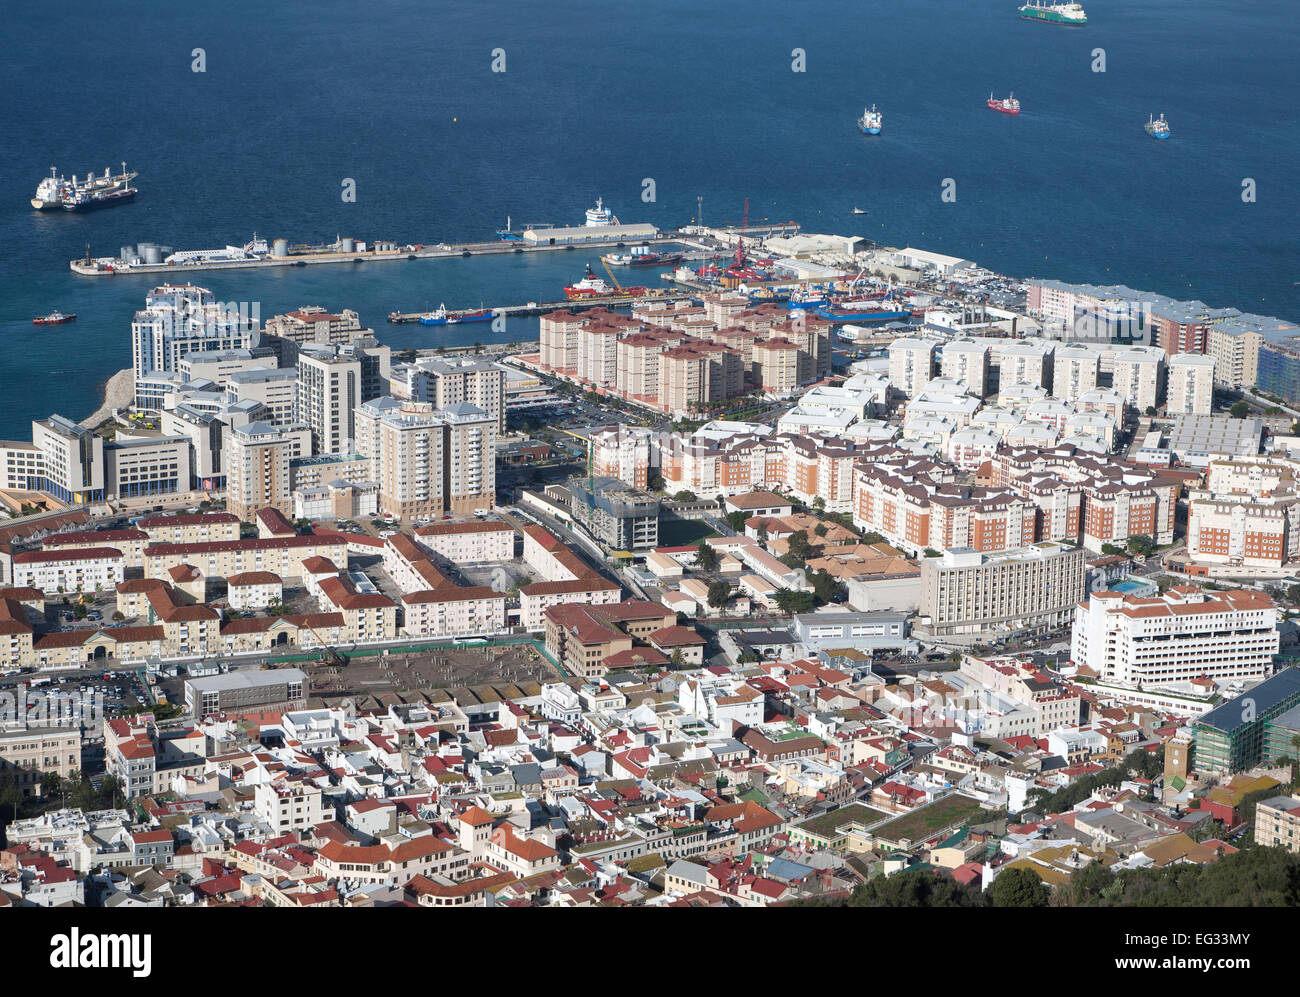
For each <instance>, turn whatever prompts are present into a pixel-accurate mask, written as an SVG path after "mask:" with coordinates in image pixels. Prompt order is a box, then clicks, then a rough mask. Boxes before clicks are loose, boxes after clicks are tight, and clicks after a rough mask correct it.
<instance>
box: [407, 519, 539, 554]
mask: <svg viewBox="0 0 1300 997" xmlns="http://www.w3.org/2000/svg"><path fill="white" fill-rule="evenodd" d="M415 536H416V538H417V539H418V541H419V543H420V544H421V546H423V547H425V548H427V549H428V550H431V551H433V553H435V554H439V555H441V556H442V557H445V558H446V559H447V560H448V561H451V562H452V563H453V564H484V563H491V562H496V561H509V560H512V559H513V558H514V556H515V539H516V537H517V536H518V534H517V533H515V529H514V527H513V526H511V525H510V524H509V523H502V522H498V521H495V520H475V521H473V522H468V523H432V524H430V525H428V526H421V527H419V528H418V529H417V530H416V531H415Z"/></svg>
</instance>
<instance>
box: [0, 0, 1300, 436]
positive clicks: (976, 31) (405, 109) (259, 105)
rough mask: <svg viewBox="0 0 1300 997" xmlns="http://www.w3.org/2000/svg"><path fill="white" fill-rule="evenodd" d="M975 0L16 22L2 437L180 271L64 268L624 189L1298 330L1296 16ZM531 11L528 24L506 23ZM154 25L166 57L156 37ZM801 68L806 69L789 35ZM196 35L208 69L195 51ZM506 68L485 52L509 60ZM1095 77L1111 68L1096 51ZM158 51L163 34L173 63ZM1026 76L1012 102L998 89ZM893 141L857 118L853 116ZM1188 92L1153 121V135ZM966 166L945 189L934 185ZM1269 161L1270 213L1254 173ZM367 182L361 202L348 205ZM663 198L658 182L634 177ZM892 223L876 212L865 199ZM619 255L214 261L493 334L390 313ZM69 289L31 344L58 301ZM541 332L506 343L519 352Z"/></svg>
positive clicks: (216, 279)
mask: <svg viewBox="0 0 1300 997" xmlns="http://www.w3.org/2000/svg"><path fill="white" fill-rule="evenodd" d="M1015 8H1016V4H1015V3H1014V2H1010V3H995V2H986V0H981V2H979V3H972V2H970V0H907V2H903V0H887V2H882V3H878V4H871V5H864V4H861V3H860V2H856V0H823V2H821V3H819V4H818V5H817V7H816V11H817V13H816V16H815V17H804V16H802V15H800V14H799V13H797V12H796V11H794V10H793V9H792V8H791V6H790V5H789V4H785V3H780V2H777V0H753V2H751V3H750V4H747V5H746V6H745V8H744V10H743V11H738V10H737V9H736V8H734V7H729V6H726V5H722V6H701V5H699V4H697V3H692V2H686V0H663V2H660V3H655V4H639V5H627V6H617V7H611V6H610V5H608V4H598V3H595V2H586V0H584V2H578V0H558V2H554V3H547V4H516V3H503V2H496V0H492V2H481V3H480V2H464V3H457V4H449V5H437V6H436V7H434V6H431V5H429V4H427V3H425V2H424V0H394V2H391V3H385V4H376V5H358V4H355V3H351V2H347V0H322V2H320V3H317V4H314V5H313V7H312V16H311V17H310V18H309V19H307V21H306V23H307V25H308V26H307V27H306V28H304V26H303V23H304V22H303V17H302V15H301V12H300V11H298V10H297V9H296V8H293V7H290V6H280V7H277V6H274V5H272V6H267V5H264V4H254V3H252V2H248V0H234V2H231V3H227V4H222V5H220V7H219V8H218V7H211V8H207V7H204V6H203V5H189V4H179V5H168V4H162V3H160V2H153V0H150V2H142V3H140V4H137V5H134V6H133V7H132V9H131V14H130V16H106V15H105V13H104V11H103V8H102V7H101V6H100V5H97V4H94V3H91V2H89V0H69V2H67V3H64V4H61V5H60V8H59V10H60V20H61V22H62V23H64V24H69V25H78V26H79V27H78V29H77V30H67V31H61V32H60V33H59V40H58V46H57V59H56V60H55V61H53V62H52V61H51V59H52V55H51V53H52V49H51V47H50V45H49V43H48V25H47V23H46V21H47V17H48V14H47V12H45V11H43V10H42V8H40V7H39V6H27V7H24V8H21V9H14V10H12V11H10V12H9V25H8V27H9V38H10V42H9V46H8V49H9V51H8V57H7V58H6V59H5V60H3V61H0V84H2V85H3V86H4V89H5V93H6V97H7V99H6V100H5V102H4V105H3V108H0V127H2V128H3V134H4V135H5V136H6V140H5V141H4V142H3V143H0V247H3V249H2V250H0V335H3V336H4V341H5V345H6V349H5V350H4V351H3V353H2V354H0V383H3V384H4V386H5V388H6V390H4V391H3V392H0V436H3V437H6V438H14V437H17V438H25V437H26V436H27V434H28V432H29V427H28V423H29V422H30V420H31V419H32V418H34V417H41V416H44V415H47V414H48V413H49V412H50V411H54V410H57V411H60V412H62V413H63V414H65V415H68V416H70V417H74V418H80V417H83V416H85V415H87V414H89V413H90V412H91V411H92V410H94V409H95V408H96V407H97V406H98V405H99V403H100V395H101V389H102V385H103V382H104V380H105V379H106V378H107V377H108V376H109V375H110V374H111V373H112V372H114V371H116V370H118V369H120V368H122V367H124V366H126V365H128V364H129V362H130V340H129V327H130V319H131V314H132V313H133V312H134V311H135V310H136V309H137V308H138V307H140V305H141V304H142V302H143V298H144V295H145V293H146V292H147V291H148V289H149V287H150V286H152V284H153V283H155V282H156V280H157V278H155V277H148V276H139V277H114V278H111V279H86V278H78V277H75V276H74V275H72V274H71V273H69V271H68V267H67V262H68V260H69V259H72V258H74V257H77V256H81V255H82V254H84V252H85V246H86V243H87V242H89V243H90V244H91V249H92V252H93V253H95V254H96V255H112V254H115V253H116V252H117V250H118V248H119V247H121V246H123V245H127V244H133V243H137V242H140V241H153V242H158V243H163V244H166V245H170V246H174V247H176V248H177V249H196V248H203V247H216V246H224V245H225V244H226V243H237V244H242V243H243V242H245V241H247V240H248V239H249V238H250V237H251V235H252V233H253V230H254V229H256V231H257V232H258V233H259V234H260V235H263V236H267V237H276V236H284V237H286V238H289V239H290V240H291V241H307V242H330V241H332V240H333V239H334V238H335V236H336V235H338V234H342V235H345V236H347V235H350V236H353V237H355V238H359V239H367V240H373V239H393V240H396V241H399V242H431V241H441V240H446V241H468V240H475V239H482V238H486V237H489V235H490V233H491V232H492V230H494V229H496V228H500V227H502V226H503V225H504V224H505V221H506V215H507V214H509V215H511V216H512V217H513V219H514V221H515V222H516V224H518V223H520V222H529V221H536V222H543V221H545V222H555V223H559V224H572V223H576V222H578V221H579V220H580V219H581V217H582V212H583V211H584V210H585V209H586V208H587V207H589V206H591V204H592V203H594V201H595V199H596V197H597V196H603V197H604V198H605V200H606V202H607V203H608V204H609V205H610V206H612V207H613V208H614V210H615V212H616V213H617V214H618V215H619V216H620V217H621V218H622V220H623V221H627V222H640V221H646V222H652V223H654V224H657V225H661V226H675V225H678V224H681V223H684V222H686V221H688V220H690V218H691V217H692V216H693V215H694V214H695V212H696V196H697V195H703V197H704V216H705V218H704V220H705V221H706V222H723V221H739V218H740V214H741V206H742V202H743V200H744V198H745V197H746V196H749V197H750V198H751V209H750V214H751V220H753V219H755V218H757V219H762V218H769V219H772V220H778V219H787V218H788V219H794V220H797V221H799V222H801V223H802V224H803V225H804V227H805V230H807V231H829V232H838V233H844V234H850V233H851V234H859V235H863V236H867V237H869V238H873V239H876V240H878V241H881V242H885V243H890V244H896V245H904V244H911V245H917V246H922V247H924V248H928V249H932V250H936V251H939V252H945V253H951V254H953V255H957V256H963V257H967V258H971V259H974V260H976V261H978V262H980V263H982V264H984V265H985V266H988V267H991V268H993V269H996V270H1000V271H1002V272H1006V273H1010V274H1014V275H1018V276H1051V277H1057V278H1060V279H1063V280H1071V281H1089V282H1095V283H1112V282H1115V283H1119V282H1122V283H1126V284H1129V285H1131V286H1133V287H1140V288H1148V289H1151V290H1154V291H1160V292H1163V293H1166V294H1170V295H1174V296H1177V297H1187V298H1192V297H1199V298H1201V299H1203V300H1205V301H1207V302H1209V303H1211V304H1213V305H1220V306H1226V305H1233V306H1236V307H1239V308H1242V309H1246V310H1252V311H1260V312H1264V313H1268V314H1275V315H1281V316H1284V317H1289V318H1300V285H1298V284H1297V283H1296V282H1297V280H1298V279H1300V273H1298V272H1297V270H1298V268H1297V266H1296V263H1297V260H1300V234H1298V232H1297V227H1296V224H1295V222H1296V219H1297V218H1300V166H1298V165H1297V164H1300V128H1297V124H1298V122H1297V109H1296V104H1295V102H1294V101H1293V100H1292V99H1291V97H1292V96H1293V95H1294V94H1295V93H1296V92H1297V83H1298V82H1300V70H1298V69H1297V66H1296V62H1295V60H1294V55H1293V53H1294V51H1295V49H1296V46H1297V41H1298V40H1300V28H1298V27H1297V21H1296V20H1295V19H1294V18H1293V17H1292V16H1291V11H1290V8H1289V7H1288V6H1285V5H1284V4H1283V3H1282V2H1281V0H1241V2H1237V3H1233V4H1223V3H1221V2H1219V0H1147V2H1143V3H1131V2H1120V0H1090V2H1088V3H1087V8H1088V18H1089V23H1088V26H1087V27H1086V28H1083V29H1079V30H1072V31H1061V30H1054V29H1053V28H1052V27H1050V26H1045V25H1039V24H1033V23H1030V22H1027V21H1023V20H1020V19H1019V18H1018V17H1017V15H1016V9H1015ZM507 15H508V16H507ZM144 32H147V34H148V38H149V44H148V45H143V44H141V43H140V42H141V38H142V33H144ZM796 47H798V48H801V49H803V50H804V52H805V59H806V71H805V72H793V71H792V61H793V57H792V49H794V48H796ZM199 48H201V49H203V58H204V59H205V67H204V68H205V72H202V73H196V72H193V71H192V67H193V65H194V61H195V58H196V56H195V55H194V51H195V49H199ZM498 48H500V49H504V50H505V60H506V71H505V72H504V73H493V72H492V71H491V65H492V61H493V55H492V52H493V50H494V49H498ZM1098 48H1100V49H1104V51H1105V61H1106V71H1105V72H1094V71H1093V67H1094V65H1095V64H1096V56H1095V54H1094V50H1095V49H1098ZM166 53H171V56H170V57H168V56H167V54H166ZM990 89H995V90H997V91H998V92H999V93H1002V92H1010V91H1014V92H1015V94H1016V96H1017V97H1018V98H1019V99H1020V101H1021V104H1022V112H1021V114H1020V115H1018V116H1015V117H1012V116H1007V115H997V114H993V113H992V112H990V111H988V110H987V109H986V108H985V106H984V101H985V99H986V97H987V94H988V91H989V90H990ZM873 102H874V103H876V104H878V106H879V107H880V109H881V110H882V111H883V112H884V115H885V122H886V127H885V131H884V133H883V134H882V135H881V136H878V137H875V138H869V137H866V136H863V135H862V134H861V133H860V132H859V131H858V130H857V128H856V127H855V120H856V117H857V116H858V115H859V114H861V111H862V107H863V106H864V104H871V103H873ZM1161 112H1163V113H1165V114H1166V115H1167V116H1168V118H1169V120H1170V122H1171V124H1172V126H1173V131H1174V138H1173V139H1171V140H1170V141H1168V142H1160V143H1157V142H1153V141H1151V139H1150V138H1148V137H1147V136H1146V134H1145V133H1144V131H1143V128H1142V125H1143V124H1144V123H1145V122H1146V120H1147V117H1148V115H1149V114H1151V113H1156V114H1159V113H1161ZM122 160H126V161H127V162H128V163H130V164H131V167H132V169H138V170H139V172H140V177H139V179H138V181H137V183H138V185H139V187H140V195H139V197H138V198H137V199H136V201H135V203H134V204H131V205H127V206H122V207H116V208H112V209H109V210H106V211H102V212H96V213H93V214H88V215H74V214H69V213H65V212H47V213H38V212H35V211H33V210H32V209H31V207H30V205H29V204H28V199H29V198H30V197H31V195H32V191H33V190H34V188H35V186H36V183H37V182H38V181H39V180H40V178H41V177H42V176H45V175H47V174H48V172H49V167H50V165H51V164H53V165H56V166H58V167H59V169H60V170H62V171H63V172H65V173H68V174H72V173H74V172H75V173H78V174H84V173H85V172H86V171H87V170H91V169H93V170H96V171H100V170H102V169H103V168H104V167H105V166H106V165H107V166H113V167H114V168H116V166H117V164H119V163H120V162H121V161H122ZM945 178H952V179H953V180H954V181H955V185H956V195H957V198H956V201H955V202H952V203H946V202H944V201H943V200H942V199H941V196H940V194H941V185H942V184H943V181H944V180H945ZM1245 178H1250V179H1252V180H1254V181H1255V186H1256V189H1257V192H1258V193H1257V200H1256V202H1255V203H1245V202H1243V200H1242V197H1241V191H1242V186H1241V185H1242V181H1243V179H1245ZM345 179H352V180H354V181H355V184H356V200H355V202H353V203H349V202H345V201H344V200H343V198H342V196H341V189H342V184H343V181H344V180H345ZM646 179H652V180H653V181H654V195H655V200H654V201H652V202H647V201H643V200H642V192H643V190H644V189H645V185H644V183H643V181H645V180H646ZM855 205H858V206H861V207H863V208H865V209H867V211H868V214H866V215H859V216H853V215H850V213H849V212H850V209H851V208H852V207H853V206H855ZM594 256H595V254H594V253H586V252H584V251H582V250H575V251H574V252H573V253H563V254H558V253H557V254H548V255H546V256H545V257H544V258H537V257H529V258H520V257H498V258H491V259H487V258H475V259H465V260H436V261H415V262H409V263H405V264H384V265H382V266H371V267H368V266H366V265H364V264H362V265H358V266H355V267H306V268H293V269H289V270H285V271H279V272H273V273H261V272H249V271H230V272H225V273H213V274H211V275H205V276H203V277H202V278H201V280H200V279H198V278H196V280H199V282H201V283H203V284H204V285H206V286H209V287H211V288H212V290H213V291H214V292H216V294H217V296H218V297H219V298H220V299H222V300H226V301H256V302H258V303H259V307H260V309H261V314H262V316H263V317H264V318H265V317H269V316H270V315H271V314H274V313H275V312H277V311H283V310H286V309H290V308H293V307H296V306H297V305H300V304H321V305H325V306H327V307H331V308H344V307H350V308H356V309H357V310H358V311H359V312H360V313H361V317H362V319H363V320H364V321H365V322H367V323H368V324H370V325H371V326H373V327H374V328H375V329H376V331H377V332H378V333H379V334H380V336H381V338H382V339H384V341H386V342H389V343H391V344H392V345H393V346H395V347H403V346H415V345H420V346H426V345H428V346H432V345H436V344H437V343H439V342H442V343H447V344H449V345H452V344H463V343H472V342H474V341H475V340H478V339H484V340H486V339H488V338H493V337H491V330H490V328H488V327H486V326H484V325H469V326H460V327H450V328H447V327H444V328H440V329H433V330H431V329H428V328H424V327H418V326H404V327H394V326H389V325H388V324H387V323H386V322H385V321H384V317H385V316H386V315H387V313H388V312H389V311H392V310H394V309H400V310H403V311H407V310H415V309H419V308H426V307H427V308H435V307H437V305H438V304H439V302H443V301H445V302H446V303H447V305H448V306H449V307H477V306H478V305H479V304H480V303H484V304H501V303H506V302H523V301H528V300H554V299H555V298H557V297H559V293H560V288H561V287H562V286H563V284H565V283H568V282H570V281H572V280H573V279H575V278H576V277H578V276H580V275H581V271H582V265H583V264H584V263H585V262H586V260H587V259H588V258H592V259H594ZM55 308H58V309H61V310H63V311H65V312H71V311H75V312H77V313H78V319H77V321H76V322H75V323H73V324H71V325H67V326H58V327H53V328H50V329H46V330H41V329H39V328H38V327H35V326H33V325H32V324H31V318H32V316H33V315H37V314H43V313H45V312H48V311H51V310H53V309H55ZM535 331H536V320H528V319H521V320H512V321H511V323H510V325H509V328H508V330H507V331H506V333H505V334H504V335H503V336H502V337H501V338H506V339H512V340H517V339H527V338H529V337H530V336H531V335H533V334H535Z"/></svg>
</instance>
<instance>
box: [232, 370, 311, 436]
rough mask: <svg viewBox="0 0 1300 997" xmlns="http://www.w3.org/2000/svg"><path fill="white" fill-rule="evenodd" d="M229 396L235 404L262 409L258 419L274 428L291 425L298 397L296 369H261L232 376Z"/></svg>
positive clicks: (240, 372) (259, 411)
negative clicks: (256, 406)
mask: <svg viewBox="0 0 1300 997" xmlns="http://www.w3.org/2000/svg"><path fill="white" fill-rule="evenodd" d="M226 393H227V395H228V396H229V397H230V400H231V401H232V402H236V403H238V402H254V403H256V404H257V405H259V406H261V408H260V409H259V410H258V419H259V421H261V422H269V423H270V424H271V425H272V426H277V427H283V426H291V425H293V421H294V404H295V400H296V398H297V395H298V369H297V368H296V367H267V366H263V367H259V368H255V369H253V370H245V371H239V372H238V373H235V374H232V375H231V376H230V381H229V384H228V385H227V387H226Z"/></svg>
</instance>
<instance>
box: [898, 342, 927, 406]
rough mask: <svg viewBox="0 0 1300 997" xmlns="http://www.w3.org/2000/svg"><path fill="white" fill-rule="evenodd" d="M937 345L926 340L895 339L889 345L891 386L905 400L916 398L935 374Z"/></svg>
mask: <svg viewBox="0 0 1300 997" xmlns="http://www.w3.org/2000/svg"><path fill="white" fill-rule="evenodd" d="M934 350H935V344H934V343H932V342H931V341H929V340H926V339H906V338H904V339H895V340H894V341H893V342H892V343H890V344H889V384H890V387H892V388H893V389H894V391H896V392H898V393H899V394H901V395H903V396H904V397H905V398H915V397H916V396H917V395H919V394H920V393H921V389H922V388H924V387H925V386H926V385H927V384H929V383H930V380H931V378H932V377H933V374H934Z"/></svg>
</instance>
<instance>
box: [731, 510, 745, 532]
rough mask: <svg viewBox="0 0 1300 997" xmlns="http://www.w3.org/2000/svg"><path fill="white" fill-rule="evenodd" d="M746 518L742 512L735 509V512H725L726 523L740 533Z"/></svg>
mask: <svg viewBox="0 0 1300 997" xmlns="http://www.w3.org/2000/svg"><path fill="white" fill-rule="evenodd" d="M747 518H748V517H747V516H746V515H745V514H744V513H743V512H741V511H740V510H739V509H737V510H736V511H735V512H729V513H727V525H728V526H730V527H731V528H732V529H733V530H735V531H736V532H737V533H740V532H742V531H743V530H744V529H745V520H746V519H747Z"/></svg>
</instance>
